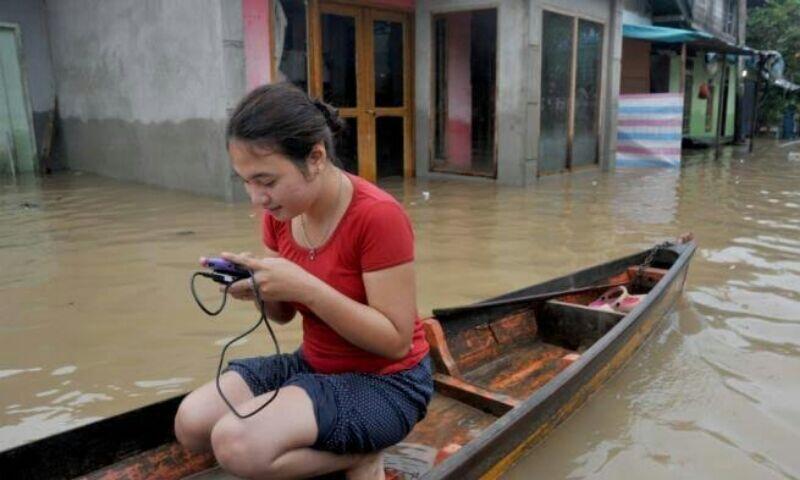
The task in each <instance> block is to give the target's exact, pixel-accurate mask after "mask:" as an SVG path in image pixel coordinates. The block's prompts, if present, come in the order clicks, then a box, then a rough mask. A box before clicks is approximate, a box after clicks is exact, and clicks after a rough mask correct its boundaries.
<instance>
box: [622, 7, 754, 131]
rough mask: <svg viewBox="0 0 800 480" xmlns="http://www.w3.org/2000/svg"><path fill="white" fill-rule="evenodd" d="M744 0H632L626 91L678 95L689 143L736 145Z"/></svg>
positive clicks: (745, 51) (626, 26)
mask: <svg viewBox="0 0 800 480" xmlns="http://www.w3.org/2000/svg"><path fill="white" fill-rule="evenodd" d="M746 19H747V6H746V2H745V1H744V0H694V1H689V0H628V1H626V2H625V12H624V18H623V37H624V38H623V47H622V79H621V88H620V93H621V94H623V95H625V94H659V93H680V94H681V95H682V97H683V113H682V128H681V132H682V137H683V143H684V145H685V144H713V143H715V142H717V141H718V139H719V141H722V142H726V141H730V140H733V139H734V137H735V136H736V134H737V128H736V127H737V119H738V122H740V123H741V122H744V120H745V117H744V116H743V115H742V110H743V102H745V101H746V100H749V97H747V96H744V95H743V90H742V82H741V81H740V78H741V75H742V72H744V68H743V61H742V60H741V58H742V56H744V57H749V56H751V55H754V54H755V53H756V52H754V51H753V50H751V49H749V48H747V47H746V46H745V45H744V41H745V25H746Z"/></svg>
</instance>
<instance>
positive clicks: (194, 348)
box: [0, 142, 800, 479]
mask: <svg viewBox="0 0 800 480" xmlns="http://www.w3.org/2000/svg"><path fill="white" fill-rule="evenodd" d="M792 148H800V145H798V146H795V147H789V148H781V147H779V146H778V145H777V144H766V143H764V142H762V143H761V146H760V147H759V148H758V149H757V151H756V153H755V154H753V155H748V154H746V153H739V152H737V151H736V150H734V149H731V148H729V149H726V150H725V152H724V154H723V158H722V159H720V160H714V159H713V157H712V156H711V152H700V153H697V154H693V155H691V156H689V158H686V159H685V160H684V166H683V167H682V168H681V169H680V170H660V171H655V170H634V171H618V172H616V173H612V174H602V173H596V172H589V173H581V174H576V175H572V176H569V175H567V176H554V177H549V178H543V179H541V180H540V181H539V182H538V183H537V184H536V185H535V186H533V187H531V188H527V189H519V188H507V187H497V186H495V185H493V184H490V183H482V182H473V181H468V180H465V181H457V182H455V181H454V182H449V181H448V182H443V181H436V182H424V181H421V180H417V181H407V182H405V183H402V182H399V181H397V182H389V183H386V184H384V185H383V186H384V187H385V188H386V189H387V190H389V191H390V192H391V193H393V194H394V195H395V196H397V198H398V199H400V201H402V202H403V203H404V205H405V206H406V208H407V210H408V212H409V214H410V215H411V217H412V220H413V222H414V225H415V229H416V235H417V238H416V239H417V275H418V288H419V307H420V311H421V312H422V313H423V314H426V313H429V312H430V311H431V309H432V308H435V307H440V306H450V305H455V304H462V303H467V302H473V301H476V300H480V299H483V298H486V297H489V296H493V295H497V294H500V293H504V292H507V291H509V290H511V289H516V288H519V287H522V286H526V285H529V284H532V283H537V282H540V281H543V280H547V279H549V278H551V277H554V276H558V275H562V274H566V273H568V272H571V271H573V270H575V269H578V268H581V267H586V266H590V265H593V264H596V263H600V262H604V261H607V260H609V259H612V258H615V257H619V256H623V255H627V254H630V253H633V252H634V251H637V250H641V249H644V248H647V247H649V246H651V245H653V244H654V243H657V242H661V241H663V240H665V239H669V238H672V237H674V236H676V235H677V234H678V233H680V232H683V231H687V230H692V231H694V233H695V235H696V237H697V239H698V242H699V248H698V251H697V254H696V255H695V259H694V261H693V262H692V265H691V267H690V270H689V279H688V281H687V284H686V290H685V293H684V296H683V298H682V299H681V301H680V302H679V304H678V305H677V306H676V308H675V310H674V311H673V312H672V313H670V314H669V315H668V316H667V317H666V318H665V319H664V320H663V322H662V323H661V326H660V328H659V329H658V330H657V331H656V333H655V334H654V336H653V337H651V339H650V341H649V342H647V343H646V345H645V346H644V347H643V348H642V349H641V350H640V351H639V352H638V353H637V354H636V355H635V356H634V357H633V359H632V360H631V362H630V363H629V364H628V365H627V367H626V368H625V369H624V370H623V371H622V372H621V373H620V374H619V375H617V376H615V377H614V378H612V379H611V380H610V381H609V382H608V383H607V384H606V385H605V386H604V388H603V389H602V390H601V391H600V392H599V393H597V394H595V395H594V396H592V397H591V398H590V399H589V401H588V402H587V403H586V404H585V405H584V406H583V407H582V408H581V409H580V410H579V411H578V412H577V413H576V414H574V415H573V416H572V417H570V418H569V419H568V420H567V421H566V422H564V423H563V424H562V425H560V426H559V427H558V428H557V429H556V430H555V431H554V432H553V433H552V434H551V436H550V437H549V438H548V439H547V441H546V442H545V443H544V444H542V445H540V446H538V447H536V448H535V449H534V450H532V451H531V452H530V453H529V454H528V455H527V456H526V458H524V459H523V460H522V461H521V462H520V463H519V464H518V465H517V466H516V467H515V468H514V469H513V470H511V471H510V472H509V473H508V474H507V478H510V479H528V478H570V479H576V478H630V477H631V476H636V477H646V478H656V479H658V478H734V479H745V478H748V479H749V478H759V479H769V478H800V455H798V454H797V452H798V444H800V161H795V160H794V157H791V158H790V157H788V156H787V155H788V153H789V152H790V151H791V150H792ZM798 151H800V150H798ZM0 182H2V186H0V265H2V269H0V271H2V276H0V305H1V306H0V332H2V336H0V450H2V449H6V448H8V447H10V446H13V445H18V444H21V443H25V442H27V441H30V440H32V439H36V438H40V437H43V436H46V435H48V434H52V433H54V432H58V431H61V430H65V429H68V428H71V427H74V426H76V425H79V424H83V423H86V422H90V421H93V420H95V419H97V418H100V417H105V416H109V415H112V414H115V413H120V412H124V411H127V410H130V409H132V408H135V407H138V406H141V405H144V404H148V403H152V402H155V401H158V400H161V399H164V398H167V397H169V396H173V395H176V394H178V393H180V392H184V391H187V390H190V389H192V388H194V387H196V386H198V385H200V384H201V383H203V382H205V381H207V380H208V379H210V378H212V376H213V374H214V373H215V371H216V366H217V362H218V355H219V352H220V350H221V348H222V346H223V345H224V343H225V342H226V341H227V340H228V339H230V338H232V337H233V336H235V335H237V334H238V333H240V332H241V331H243V330H245V329H246V328H248V327H249V326H250V325H252V324H253V323H254V322H255V321H256V320H257V316H256V315H255V311H254V310H253V308H252V306H251V305H249V304H238V305H230V306H229V307H228V308H227V309H226V311H225V312H224V313H223V314H222V315H221V316H219V317H215V318H211V317H207V316H206V315H205V314H203V313H202V312H201V311H200V310H199V309H198V308H197V306H196V305H195V304H194V302H193V300H192V298H191V296H190V294H189V288H188V281H189V276H190V274H191V273H192V272H193V271H194V270H195V268H196V259H197V257H199V256H201V255H208V254H212V253H216V252H219V251H221V250H231V251H244V250H249V251H253V252H257V251H258V249H259V241H258V233H257V232H258V215H257V212H254V211H253V210H252V209H251V207H250V206H249V205H246V204H236V205H231V204H227V203H224V202H221V201H216V200H213V199H208V198H204V197H198V196H193V195H189V194H185V193H179V192H172V191H165V190H160V189H156V188H151V187H146V186H141V185H136V184H130V183H123V182H118V181H114V180H109V179H105V178H100V177H96V176H93V175H89V174H79V173H77V172H71V173H65V174H59V175H55V176H52V177H48V178H45V179H39V180H37V179H22V180H18V181H16V182H12V181H11V180H9V179H2V180H0ZM201 295H202V296H203V297H204V298H205V299H206V300H208V301H209V302H210V303H211V302H213V301H214V300H215V299H216V297H215V292H214V290H213V289H211V288H206V289H203V293H201ZM276 331H277V335H278V337H279V340H280V343H281V347H282V348H283V349H291V348H294V347H296V346H297V345H298V344H299V342H300V329H299V324H289V325H287V326H283V327H277V328H276ZM272 351H273V347H272V344H271V342H270V341H268V339H267V337H266V334H265V331H264V330H259V331H258V333H256V334H253V335H251V336H250V337H249V338H248V339H247V341H246V342H245V343H243V344H241V345H238V346H236V347H235V348H233V349H232V355H234V356H244V355H253V354H266V353H270V352H272Z"/></svg>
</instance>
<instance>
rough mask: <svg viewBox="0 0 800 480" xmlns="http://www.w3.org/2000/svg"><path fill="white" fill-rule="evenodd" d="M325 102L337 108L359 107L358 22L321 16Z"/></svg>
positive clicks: (351, 19) (353, 19)
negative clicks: (357, 98) (357, 70)
mask: <svg viewBox="0 0 800 480" xmlns="http://www.w3.org/2000/svg"><path fill="white" fill-rule="evenodd" d="M322 98H324V99H325V101H326V102H328V103H330V104H332V105H335V106H337V107H355V106H356V21H355V18H353V17H348V16H344V15H334V14H329V13H325V14H323V15H322Z"/></svg>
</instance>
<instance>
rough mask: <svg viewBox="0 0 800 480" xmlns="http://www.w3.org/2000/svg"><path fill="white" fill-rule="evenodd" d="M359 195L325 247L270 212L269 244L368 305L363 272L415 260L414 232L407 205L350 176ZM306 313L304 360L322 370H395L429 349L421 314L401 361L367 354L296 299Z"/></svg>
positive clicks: (266, 225)
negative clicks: (309, 244) (304, 239)
mask: <svg viewBox="0 0 800 480" xmlns="http://www.w3.org/2000/svg"><path fill="white" fill-rule="evenodd" d="M347 178H349V179H350V181H351V182H352V183H353V187H354V188H353V197H352V199H351V201H350V205H349V206H348V207H347V211H346V212H345V214H344V216H343V217H342V219H341V220H340V221H339V224H338V225H337V226H336V228H335V229H334V231H333V233H331V235H330V237H329V239H328V240H327V241H326V242H325V244H324V245H322V246H320V247H319V248H318V249H317V250H316V252H315V258H314V259H313V260H312V259H311V258H310V257H309V251H308V249H306V248H303V247H301V246H300V245H298V244H297V242H295V240H294V238H293V237H292V228H291V222H281V221H278V220H275V218H274V217H273V216H272V215H270V214H269V213H267V212H264V244H265V245H266V246H267V247H268V248H270V249H271V250H274V251H276V252H278V253H279V254H280V255H281V257H283V258H286V259H288V260H291V261H292V262H294V263H296V264H297V265H299V266H301V267H303V268H304V269H305V270H306V271H308V272H309V273H311V274H312V275H314V276H316V277H318V278H319V279H321V280H323V281H324V282H325V283H327V284H328V285H330V286H332V287H333V288H335V289H336V290H338V291H339V292H341V293H343V294H344V295H347V296H348V297H350V298H352V299H353V300H355V301H357V302H360V303H363V304H367V294H366V290H365V288H364V281H363V279H362V277H361V276H362V274H363V273H364V272H371V271H375V270H383V269H385V268H389V267H394V266H396V265H400V264H403V263H407V262H410V261H412V260H414V232H413V230H412V228H411V221H410V220H409V219H408V216H407V215H406V213H405V211H404V210H403V207H402V206H401V205H400V204H399V203H398V202H397V200H395V199H394V197H392V196H391V195H389V194H388V193H386V192H384V191H383V190H381V189H379V188H378V187H376V186H375V185H373V184H371V183H369V182H368V181H366V180H364V179H362V178H360V177H355V176H352V175H347ZM295 307H296V308H297V310H298V311H299V312H300V313H301V314H302V316H303V345H302V347H301V348H302V352H303V358H304V359H305V360H306V362H308V364H309V365H310V366H311V368H313V369H314V370H315V371H317V372H319V373H342V372H365V373H377V374H389V373H394V372H398V371H400V370H405V369H408V368H411V367H413V366H415V365H416V364H417V363H419V361H420V360H422V358H423V357H424V356H425V355H426V354H427V353H428V343H427V341H426V340H425V334H424V332H423V329H422V323H421V322H420V319H419V317H417V319H416V320H415V322H414V333H413V337H412V344H411V349H410V350H409V352H408V355H406V356H405V358H403V359H401V360H391V359H388V358H385V357H381V356H379V355H375V354H373V353H370V352H367V351H366V350H363V349H361V348H359V347H357V346H355V345H353V344H352V343H350V342H348V341H347V340H345V339H344V338H342V337H341V336H340V335H339V334H338V333H336V332H335V331H334V330H333V329H332V328H330V327H329V326H328V325H327V324H326V323H325V322H324V321H322V320H320V319H319V317H317V316H316V315H315V314H314V313H313V312H312V311H311V310H309V309H308V308H307V307H306V306H305V305H303V304H299V303H295Z"/></svg>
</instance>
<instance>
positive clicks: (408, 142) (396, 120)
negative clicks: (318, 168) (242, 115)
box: [308, 2, 414, 181]
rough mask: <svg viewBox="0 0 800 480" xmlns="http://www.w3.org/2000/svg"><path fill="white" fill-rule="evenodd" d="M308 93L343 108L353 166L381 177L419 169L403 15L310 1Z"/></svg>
mask: <svg viewBox="0 0 800 480" xmlns="http://www.w3.org/2000/svg"><path fill="white" fill-rule="evenodd" d="M308 5H309V7H308V8H309V19H310V22H309V30H310V31H309V47H310V58H309V62H310V65H309V72H310V82H309V91H310V93H311V95H312V96H316V97H321V98H322V99H323V100H324V101H326V102H328V103H330V104H332V105H333V106H335V107H336V108H337V109H338V110H339V114H340V115H341V116H342V117H343V118H344V120H345V122H346V123H347V128H346V130H345V132H344V135H343V137H342V139H341V140H340V142H339V144H338V146H337V148H338V155H339V158H340V160H341V161H342V163H343V165H344V167H345V169H346V170H348V171H350V172H353V173H357V174H358V175H360V176H361V177H364V178H366V179H368V180H371V181H375V180H377V179H381V178H387V177H394V176H397V177H402V176H412V175H413V174H414V157H413V154H414V152H413V148H412V146H413V138H412V135H413V133H412V132H413V124H412V117H413V115H412V97H411V41H412V38H411V30H410V28H411V27H410V25H411V22H410V18H409V15H408V14H406V13H402V12H395V11H387V10H380V9H374V8H369V7H364V6H360V5H359V6H356V5H349V4H340V3H332V2H309V4H308Z"/></svg>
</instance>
